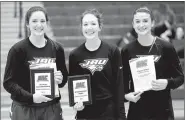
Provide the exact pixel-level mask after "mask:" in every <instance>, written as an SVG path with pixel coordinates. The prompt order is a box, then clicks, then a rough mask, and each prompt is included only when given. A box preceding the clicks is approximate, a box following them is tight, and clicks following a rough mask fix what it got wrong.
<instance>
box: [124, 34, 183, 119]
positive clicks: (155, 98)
mask: <svg viewBox="0 0 185 120" xmlns="http://www.w3.org/2000/svg"><path fill="white" fill-rule="evenodd" d="M121 55H122V61H123V76H124V89H125V90H124V91H125V93H130V92H134V84H133V80H132V75H131V70H130V66H129V60H130V59H133V58H138V57H142V56H146V55H153V56H154V61H155V69H156V79H167V80H168V85H167V88H166V89H165V90H161V91H153V90H150V91H146V92H144V93H143V94H142V95H141V98H140V100H139V101H137V102H136V103H133V102H130V106H129V112H128V119H130V120H134V119H137V120H141V118H147V117H156V116H158V117H159V116H160V115H161V117H162V116H163V115H164V116H166V115H167V113H169V114H168V115H173V109H172V105H171V95H170V90H171V89H175V88H177V87H179V86H180V85H182V84H183V82H184V75H183V72H182V68H181V66H180V62H179V59H178V56H177V53H176V51H175V49H174V47H173V46H172V44H171V43H169V42H166V41H164V40H161V39H160V38H158V37H157V38H156V40H155V43H154V44H153V46H152V48H151V46H142V45H141V44H140V43H139V42H138V41H133V42H132V43H130V44H128V45H127V46H126V47H124V48H122V50H121Z"/></svg>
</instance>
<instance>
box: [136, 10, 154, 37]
mask: <svg viewBox="0 0 185 120" xmlns="http://www.w3.org/2000/svg"><path fill="white" fill-rule="evenodd" d="M153 26H154V21H152V19H151V16H150V14H149V13H146V12H137V13H136V14H134V18H133V28H134V29H135V31H136V33H137V34H138V35H146V34H148V33H149V34H150V33H151V29H152V27H153Z"/></svg>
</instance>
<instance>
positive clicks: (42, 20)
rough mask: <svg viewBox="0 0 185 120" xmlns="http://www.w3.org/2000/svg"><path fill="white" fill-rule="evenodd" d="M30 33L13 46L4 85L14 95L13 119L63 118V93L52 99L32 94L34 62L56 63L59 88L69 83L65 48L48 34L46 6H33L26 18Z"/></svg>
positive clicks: (52, 119)
mask: <svg viewBox="0 0 185 120" xmlns="http://www.w3.org/2000/svg"><path fill="white" fill-rule="evenodd" d="M25 22H26V25H27V27H28V28H29V30H30V36H29V37H28V38H25V39H24V40H22V41H20V42H18V43H16V44H15V45H13V46H12V47H11V49H10V51H9V53H8V57H7V63H6V68H5V75H4V81H3V85H4V88H5V89H6V90H7V91H8V92H9V93H10V94H11V99H12V100H13V103H12V106H11V112H12V117H11V119H12V120H63V119H62V109H61V106H60V98H61V97H60V95H59V96H58V97H55V98H54V99H51V98H49V97H46V96H44V95H41V94H38V93H34V94H32V93H31V84H30V83H31V80H30V65H39V64H43V63H45V64H47V63H54V64H56V67H57V71H56V72H54V80H55V82H56V83H57V84H58V86H59V87H63V86H64V85H65V84H66V82H67V75H68V72H67V69H66V65H65V58H64V49H63V47H62V46H61V45H60V44H59V43H57V42H54V41H52V40H50V39H49V38H48V37H47V36H46V35H45V30H46V29H47V25H48V16H47V13H46V11H45V10H44V9H43V8H42V7H37V6H35V7H32V8H30V9H29V10H28V11H27V13H26V17H25Z"/></svg>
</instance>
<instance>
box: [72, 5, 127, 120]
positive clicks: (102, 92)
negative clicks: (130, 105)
mask: <svg viewBox="0 0 185 120" xmlns="http://www.w3.org/2000/svg"><path fill="white" fill-rule="evenodd" d="M81 27H82V33H83V35H84V37H85V39H86V41H85V42H84V43H83V44H82V45H80V46H79V47H77V48H76V49H75V50H73V51H72V52H71V53H70V56H69V74H70V75H83V74H89V75H90V77H91V90H92V104H91V105H85V106H84V105H83V103H82V102H78V103H76V104H75V105H74V109H75V110H77V115H76V118H77V119H79V120H82V119H83V120H117V119H120V120H124V119H125V108H124V86H123V80H122V79H123V78H122V63H121V54H120V52H119V49H118V48H117V47H114V46H112V45H109V44H107V43H106V42H104V41H102V40H101V39H100V38H99V35H98V33H99V32H100V31H101V28H102V17H101V14H100V13H99V12H98V11H97V10H96V9H90V10H87V11H85V12H84V13H83V14H82V17H81ZM87 63H90V64H87ZM100 63H101V64H100Z"/></svg>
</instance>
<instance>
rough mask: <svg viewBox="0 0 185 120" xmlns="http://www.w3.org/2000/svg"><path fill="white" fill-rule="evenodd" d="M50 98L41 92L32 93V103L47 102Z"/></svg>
mask: <svg viewBox="0 0 185 120" xmlns="http://www.w3.org/2000/svg"><path fill="white" fill-rule="evenodd" d="M51 100H52V99H51V98H48V97H46V96H43V95H41V94H38V93H37V94H36V93H35V94H33V102H34V103H42V102H48V101H51Z"/></svg>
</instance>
